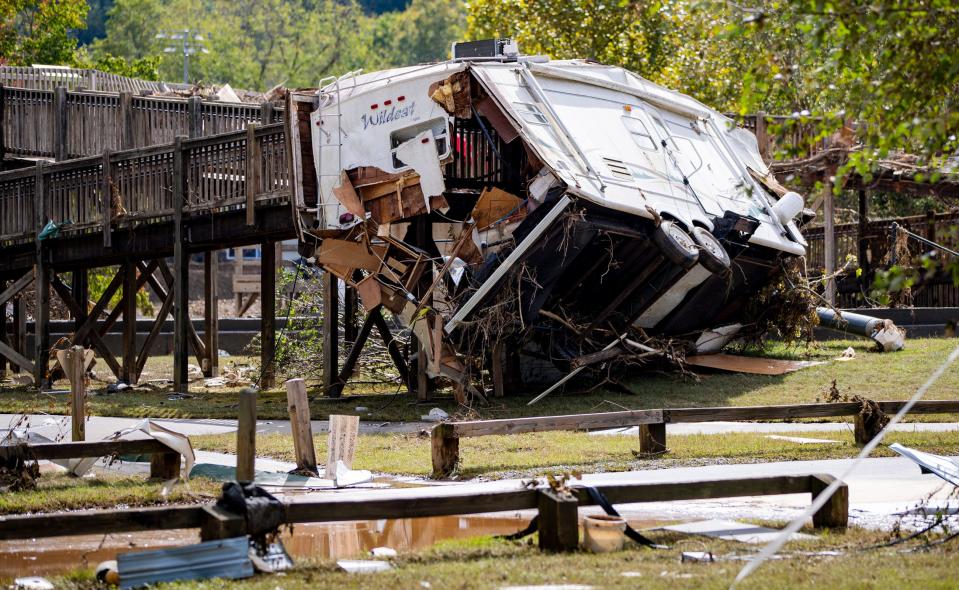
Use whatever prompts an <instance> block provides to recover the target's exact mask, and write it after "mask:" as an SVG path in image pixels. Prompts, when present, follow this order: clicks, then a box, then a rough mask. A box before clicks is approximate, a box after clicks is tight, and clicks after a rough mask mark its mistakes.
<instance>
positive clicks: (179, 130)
mask: <svg viewBox="0 0 959 590" xmlns="http://www.w3.org/2000/svg"><path fill="white" fill-rule="evenodd" d="M0 115H2V121H0V123H2V129H0V133H2V136H0V139H2V141H0V152H5V153H7V154H10V155H13V156H21V157H39V158H53V159H56V160H67V159H71V158H82V157H85V156H96V155H100V154H102V153H103V152H104V151H107V150H110V151H117V150H123V149H133V148H139V147H147V146H152V145H160V144H165V143H172V142H173V139H174V138H175V137H176V136H178V135H186V136H189V137H194V138H195V137H207V136H211V135H217V134H221V133H227V132H230V131H238V130H241V129H245V128H246V126H247V124H249V123H256V124H260V125H268V124H271V123H277V122H279V121H282V119H283V113H282V110H278V109H276V108H274V106H273V105H272V104H271V103H263V104H251V103H223V102H216V101H203V100H201V99H200V98H199V97H194V98H176V97H172V98H171V97H155V96H136V95H134V94H132V93H129V92H122V93H119V94H117V93H107V92H90V91H84V90H74V91H70V90H67V89H66V88H63V87H59V88H55V89H52V90H44V89H29V88H12V87H6V86H4V87H0Z"/></svg>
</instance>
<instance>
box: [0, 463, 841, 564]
mask: <svg viewBox="0 0 959 590" xmlns="http://www.w3.org/2000/svg"><path fill="white" fill-rule="evenodd" d="M833 481H835V478H834V477H832V476H831V475H828V474H810V475H804V474H797V475H782V476H773V477H754V478H746V479H718V480H705V481H684V482H676V483H629V484H619V485H597V486H595V487H596V489H597V490H599V492H600V493H602V494H603V495H604V496H605V497H606V498H607V499H608V500H609V502H610V503H612V504H632V503H639V502H669V501H676V500H704V499H715V498H736V497H747V496H770V495H779V494H797V493H807V494H810V495H811V496H812V498H816V496H818V495H819V494H820V493H822V491H823V490H825V489H826V488H827V487H828V486H829V485H830V484H831V483H832V482H833ZM595 504H596V502H595V500H593V498H592V497H591V496H590V494H589V493H588V492H587V490H586V489H585V488H583V487H580V486H576V485H575V483H574V484H573V487H572V490H571V493H569V494H558V493H556V492H554V491H552V490H550V489H549V488H538V489H531V488H528V487H525V486H518V485H517V486H516V487H513V488H510V489H504V486H502V485H484V484H479V485H463V486H447V487H445V488H442V487H441V488H436V487H429V488H419V489H406V490H375V491H366V490H362V491H361V490H355V491H352V492H350V493H348V494H332V495H328V496H326V497H324V498H321V499H294V500H293V501H290V502H287V503H285V504H284V505H283V519H282V521H283V523H291V524H292V523H306V522H343V521H353V520H381V519H388V518H419V517H427V516H450V515H458V514H483V513H488V512H506V511H515V510H538V511H539V521H538V524H539V535H540V548H542V549H549V550H574V549H576V546H577V545H578V540H579V532H578V530H579V526H578V524H579V523H578V508H579V507H580V506H591V505H595ZM848 520H849V489H848V487H847V486H846V485H845V484H842V485H841V486H840V487H839V489H837V490H836V493H835V494H833V495H832V496H831V497H830V498H829V500H828V501H827V503H826V504H825V505H824V506H823V507H822V508H821V509H820V510H819V511H817V512H816V513H815V514H814V515H813V526H816V527H829V528H840V529H841V528H845V527H846V525H847V523H848ZM190 528H200V537H201V539H203V540H212V539H222V538H229V537H238V536H242V535H245V534H247V530H248V527H247V522H246V518H245V516H243V515H240V514H233V513H231V512H228V511H226V510H224V509H222V508H219V507H217V506H215V505H213V504H205V505H193V506H173V507H157V508H124V509H106V510H83V511H76V512H70V513H65V514H64V513H53V514H34V515H24V516H3V517H0V540H10V539H34V538H40V537H57V536H68V535H86V534H93V533H96V534H106V533H119V532H132V531H155V530H172V529H190ZM574 533H575V534H574Z"/></svg>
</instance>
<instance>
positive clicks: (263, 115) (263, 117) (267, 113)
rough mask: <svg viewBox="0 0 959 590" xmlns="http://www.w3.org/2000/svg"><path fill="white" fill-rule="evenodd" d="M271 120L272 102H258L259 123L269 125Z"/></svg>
mask: <svg viewBox="0 0 959 590" xmlns="http://www.w3.org/2000/svg"><path fill="white" fill-rule="evenodd" d="M272 122H273V103H272V102H269V101H267V102H261V103H260V125H269V124H271V123H272Z"/></svg>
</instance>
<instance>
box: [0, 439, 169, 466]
mask: <svg viewBox="0 0 959 590" xmlns="http://www.w3.org/2000/svg"><path fill="white" fill-rule="evenodd" d="M168 452H170V447H168V446H166V445H165V444H163V443H161V442H160V441H158V440H155V439H152V438H148V439H143V440H100V441H93V442H64V443H35V444H30V445H10V446H6V447H0V458H2V459H6V458H9V457H17V456H25V457H29V458H31V459H36V460H48V461H53V460H58V459H79V458H82V457H109V456H112V455H152V454H156V453H168Z"/></svg>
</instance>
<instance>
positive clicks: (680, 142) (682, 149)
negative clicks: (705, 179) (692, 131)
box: [669, 135, 703, 176]
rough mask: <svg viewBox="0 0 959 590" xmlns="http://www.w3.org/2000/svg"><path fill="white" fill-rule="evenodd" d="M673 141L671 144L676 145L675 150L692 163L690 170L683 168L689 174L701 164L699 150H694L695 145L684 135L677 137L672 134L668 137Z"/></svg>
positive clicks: (701, 159)
mask: <svg viewBox="0 0 959 590" xmlns="http://www.w3.org/2000/svg"><path fill="white" fill-rule="evenodd" d="M669 140H670V141H672V142H673V145H674V146H676V151H678V152H679V153H681V154H682V155H684V156H686V159H688V160H689V163H690V164H692V165H693V169H692V170H684V172H685V173H686V175H687V176H688V175H690V174H692V173H693V172H695V171H696V170H699V168H700V167H701V166H702V165H703V158H702V157H701V156H700V155H699V152H698V151H696V146H695V145H693V142H692V141H690V140H689V139H688V138H686V137H677V136H675V135H674V136H672V137H670V138H669Z"/></svg>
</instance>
